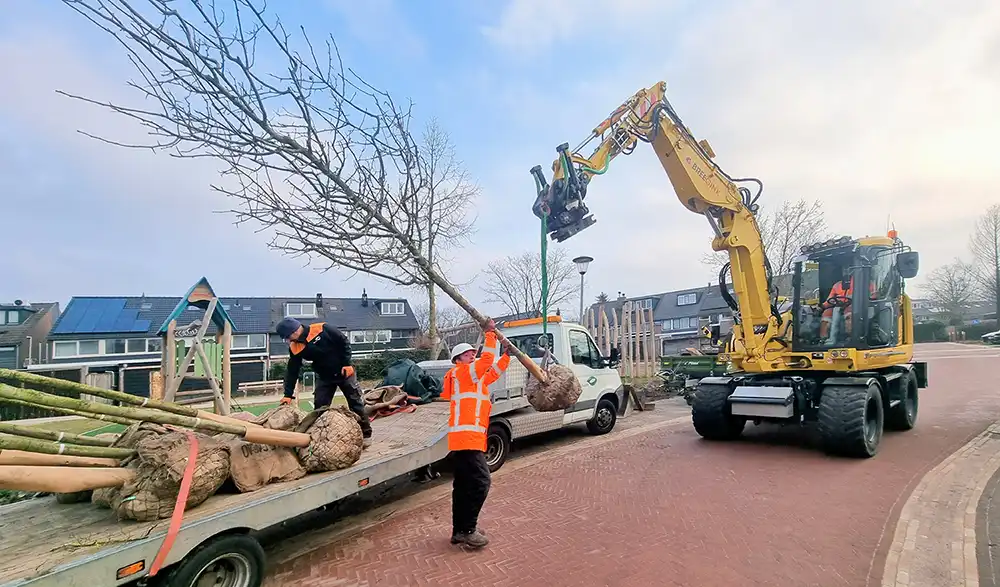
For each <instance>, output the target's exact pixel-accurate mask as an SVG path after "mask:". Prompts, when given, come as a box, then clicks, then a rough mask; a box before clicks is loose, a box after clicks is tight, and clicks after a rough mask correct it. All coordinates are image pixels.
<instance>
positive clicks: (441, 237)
mask: <svg viewBox="0 0 1000 587" xmlns="http://www.w3.org/2000/svg"><path fill="white" fill-rule="evenodd" d="M422 147H423V151H422V155H423V156H422V158H421V164H422V171H423V176H424V178H425V180H426V181H425V184H424V186H423V189H422V190H420V192H419V193H418V194H417V199H418V214H419V217H420V222H419V223H418V226H417V235H416V238H415V240H416V241H417V243H418V247H419V249H420V252H421V254H422V255H423V256H424V258H425V259H427V261H428V262H429V263H430V264H431V265H433V266H434V267H435V268H437V269H438V270H439V271H440V267H441V265H440V264H441V262H442V261H446V262H447V261H451V259H450V258H449V257H447V251H448V250H449V249H451V248H453V247H456V246H459V245H461V244H463V243H464V242H465V241H467V240H468V238H469V237H470V236H471V235H472V233H473V230H474V228H473V227H474V224H475V215H474V214H473V204H474V199H475V198H476V196H478V195H479V191H480V190H479V186H478V185H476V183H475V182H474V181H472V180H471V179H470V177H469V174H468V171H466V169H465V168H464V167H463V165H462V162H461V161H459V160H458V158H457V157H456V156H455V147H454V144H453V143H452V141H451V137H450V136H449V135H448V132H447V131H445V129H444V128H443V127H442V126H441V125H440V123H438V121H437V120H436V119H434V120H431V121H430V122H429V123H428V124H427V127H426V128H425V129H424V135H423V141H422ZM422 287H423V289H424V291H425V292H426V294H427V318H428V322H427V327H426V329H425V330H424V332H425V333H426V335H427V337H428V338H429V339H430V340H431V341H432V344H433V345H434V346H433V350H434V353H435V354H436V353H437V350H438V346H437V345H438V344H439V342H440V337H439V336H438V322H437V321H438V317H439V315H440V314H439V312H438V310H437V295H436V289H437V287H436V286H435V285H434V283H433V282H432V281H427V282H426V283H425V284H422Z"/></svg>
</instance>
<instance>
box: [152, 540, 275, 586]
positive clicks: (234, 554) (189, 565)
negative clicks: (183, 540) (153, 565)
mask: <svg viewBox="0 0 1000 587" xmlns="http://www.w3.org/2000/svg"><path fill="white" fill-rule="evenodd" d="M263 582H264V549H263V548H261V546H260V543H258V542H257V540H255V539H254V538H253V537H251V536H248V535H246V534H227V535H225V536H221V537H219V538H216V539H214V540H210V541H208V542H206V543H205V544H202V545H201V546H199V547H198V548H196V549H195V550H194V551H192V552H191V554H189V555H188V556H187V557H186V558H185V559H184V560H182V561H181V562H180V563H178V564H177V566H176V567H175V568H174V569H173V570H172V571H171V572H170V574H169V575H168V577H167V580H166V582H165V583H164V585H169V586H170V587H201V585H219V586H224V587H260V586H261V584H262V583H263Z"/></svg>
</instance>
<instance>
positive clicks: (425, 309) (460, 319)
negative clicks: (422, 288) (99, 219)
mask: <svg viewBox="0 0 1000 587" xmlns="http://www.w3.org/2000/svg"><path fill="white" fill-rule="evenodd" d="M413 313H414V315H415V317H416V319H417V324H418V325H419V326H420V332H422V333H424V334H428V333H429V332H430V323H431V314H430V306H429V305H428V304H417V305H415V306H414V307H413ZM434 320H435V322H436V323H437V327H438V330H439V331H442V330H448V329H451V328H455V327H457V326H461V325H463V324H470V325H471V324H472V322H471V321H470V318H469V315H468V314H466V313H465V311H464V310H462V309H461V308H459V307H458V306H443V307H442V306H437V313H436V315H435V316H434ZM427 338H428V340H429V339H430V337H429V336H428V337H427Z"/></svg>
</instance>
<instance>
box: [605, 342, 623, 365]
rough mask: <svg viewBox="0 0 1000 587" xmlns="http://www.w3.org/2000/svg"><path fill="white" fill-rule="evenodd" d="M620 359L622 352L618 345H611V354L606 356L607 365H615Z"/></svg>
mask: <svg viewBox="0 0 1000 587" xmlns="http://www.w3.org/2000/svg"><path fill="white" fill-rule="evenodd" d="M621 360H622V354H621V352H619V351H618V347H611V356H610V357H608V367H617V366H618V363H620V362H621Z"/></svg>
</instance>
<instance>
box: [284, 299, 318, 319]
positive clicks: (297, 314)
mask: <svg viewBox="0 0 1000 587" xmlns="http://www.w3.org/2000/svg"><path fill="white" fill-rule="evenodd" d="M285 316H287V317H289V318H315V317H316V302H302V303H298V302H296V303H288V304H285Z"/></svg>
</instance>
